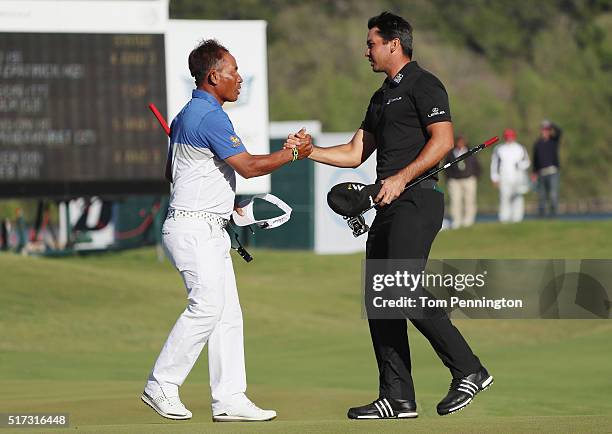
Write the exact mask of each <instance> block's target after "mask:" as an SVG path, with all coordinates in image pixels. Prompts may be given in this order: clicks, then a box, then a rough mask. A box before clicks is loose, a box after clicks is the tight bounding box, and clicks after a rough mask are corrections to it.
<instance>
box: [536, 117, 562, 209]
mask: <svg viewBox="0 0 612 434" xmlns="http://www.w3.org/2000/svg"><path fill="white" fill-rule="evenodd" d="M560 140H561V128H559V127H558V126H557V125H555V124H553V123H552V122H550V121H548V120H544V121H542V124H541V125H540V138H539V139H538V140H537V141H536V142H535V144H534V145H533V173H534V175H535V176H537V180H538V184H537V185H538V187H537V188H538V214H539V215H540V217H544V216H549V217H554V216H555V215H557V209H558V206H559V141H560ZM547 202H548V203H547ZM547 205H548V206H547Z"/></svg>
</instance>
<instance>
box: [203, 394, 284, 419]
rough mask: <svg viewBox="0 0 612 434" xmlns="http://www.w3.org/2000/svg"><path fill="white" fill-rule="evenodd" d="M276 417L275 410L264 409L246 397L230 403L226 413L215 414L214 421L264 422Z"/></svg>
mask: <svg viewBox="0 0 612 434" xmlns="http://www.w3.org/2000/svg"><path fill="white" fill-rule="evenodd" d="M275 417H276V412H275V411H274V410H262V409H261V408H259V407H257V406H256V405H255V404H253V403H252V402H251V401H250V400H249V399H248V398H245V399H244V400H240V401H239V402H236V403H234V404H232V405H229V406H228V407H227V408H226V411H225V412H224V413H220V414H213V422H264V421H267V420H272V419H274V418H275Z"/></svg>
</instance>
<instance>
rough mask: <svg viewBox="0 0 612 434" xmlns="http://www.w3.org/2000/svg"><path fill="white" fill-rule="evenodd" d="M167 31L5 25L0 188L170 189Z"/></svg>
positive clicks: (23, 191)
mask: <svg viewBox="0 0 612 434" xmlns="http://www.w3.org/2000/svg"><path fill="white" fill-rule="evenodd" d="M149 102H153V103H155V104H156V105H157V106H158V108H159V109H160V111H161V112H162V113H164V114H166V113H167V109H166V72H165V48H164V35H163V34H161V33H158V34H146V33H138V34H129V33H121V34H112V33H57V32H54V33H25V32H24V33H21V32H14V33H0V197H18V196H47V197H52V196H55V197H67V196H77V195H89V194H92V195H94V194H95V195H101V194H138V193H164V192H167V191H168V187H167V183H166V182H165V181H164V180H163V173H164V164H165V158H166V149H167V148H166V146H167V138H166V137H165V135H164V133H163V131H162V130H161V128H160V127H159V125H158V124H157V122H156V120H155V118H154V117H153V116H152V115H151V114H150V112H149V111H148V109H147V105H148V103H149Z"/></svg>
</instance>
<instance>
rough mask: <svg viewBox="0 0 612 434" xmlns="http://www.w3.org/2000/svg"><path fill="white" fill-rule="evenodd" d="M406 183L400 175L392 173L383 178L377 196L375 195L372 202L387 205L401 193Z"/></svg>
mask: <svg viewBox="0 0 612 434" xmlns="http://www.w3.org/2000/svg"><path fill="white" fill-rule="evenodd" d="M407 183H408V181H407V180H405V179H404V177H402V176H400V175H393V176H390V177H389V178H387V179H383V181H382V188H381V189H380V192H379V193H378V196H376V199H374V202H376V203H377V204H378V205H382V206H385V205H389V204H390V203H391V202H393V201H394V200H395V199H397V198H398V197H399V195H400V194H402V193H403V191H404V187H406V184H407Z"/></svg>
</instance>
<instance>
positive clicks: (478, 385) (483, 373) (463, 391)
mask: <svg viewBox="0 0 612 434" xmlns="http://www.w3.org/2000/svg"><path fill="white" fill-rule="evenodd" d="M491 384H493V377H492V376H491V375H489V373H488V372H487V370H486V369H485V368H482V369H481V370H480V371H478V372H476V373H474V374H470V375H468V376H467V377H463V378H454V379H453V381H451V384H450V388H449V389H448V394H447V395H446V396H445V397H444V399H443V400H442V401H440V403H439V404H438V407H437V410H438V414H439V415H440V416H444V415H447V414H451V413H454V412H456V411H458V410H461V409H462V408H463V407H465V406H466V405H468V404H469V403H470V402H472V400H473V399H474V398H475V397H476V395H478V393H479V392H482V391H483V390H485V389H486V388H487V387H489V386H490V385H491Z"/></svg>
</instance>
